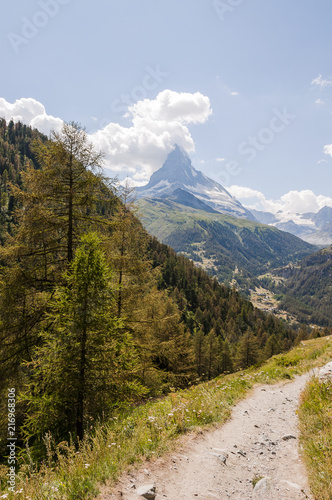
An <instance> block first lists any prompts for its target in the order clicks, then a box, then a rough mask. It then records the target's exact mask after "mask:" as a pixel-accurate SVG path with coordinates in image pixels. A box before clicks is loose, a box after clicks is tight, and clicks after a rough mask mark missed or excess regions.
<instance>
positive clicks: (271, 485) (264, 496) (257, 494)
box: [252, 477, 308, 500]
mask: <svg viewBox="0 0 332 500" xmlns="http://www.w3.org/2000/svg"><path fill="white" fill-rule="evenodd" d="M252 498H253V500H277V499H279V498H284V499H287V500H297V499H299V500H300V499H301V500H302V499H303V500H304V499H306V498H308V497H307V495H306V493H305V492H304V491H303V490H302V489H301V486H299V485H298V484H295V483H292V482H291V481H284V480H277V479H274V478H271V477H263V479H261V480H260V481H258V483H257V484H256V486H255V488H254V491H253V495H252Z"/></svg>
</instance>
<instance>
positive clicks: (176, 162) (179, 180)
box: [136, 144, 256, 220]
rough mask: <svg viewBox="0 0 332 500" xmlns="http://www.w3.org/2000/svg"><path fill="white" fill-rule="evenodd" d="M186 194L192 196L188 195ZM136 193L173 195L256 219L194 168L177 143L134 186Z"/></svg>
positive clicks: (187, 202)
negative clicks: (143, 180) (145, 178)
mask: <svg viewBox="0 0 332 500" xmlns="http://www.w3.org/2000/svg"><path fill="white" fill-rule="evenodd" d="M186 193H187V195H186ZM189 193H190V194H191V195H192V196H188V194H189ZM136 195H137V198H162V199H165V198H166V199H174V198H176V199H177V201H179V202H180V203H181V204H184V205H188V206H194V207H195V208H201V209H203V210H204V206H205V207H206V208H205V210H206V209H207V208H208V211H209V212H214V211H216V212H218V213H223V214H228V215H233V216H234V217H239V218H244V219H249V220H256V219H255V217H254V216H253V215H252V213H251V212H250V211H249V210H247V209H246V208H244V207H243V206H242V205H241V203H240V202H239V201H238V200H236V199H235V198H234V197H233V196H232V195H231V194H230V193H229V192H228V191H226V189H225V188H223V186H222V185H221V184H219V183H218V182H216V181H214V180H212V179H210V178H209V177H207V176H206V175H204V174H203V172H200V171H199V170H196V169H195V168H194V167H193V165H192V163H191V159H190V157H189V156H188V154H187V152H186V151H185V150H184V149H183V148H181V147H180V146H178V145H177V144H176V145H175V146H174V150H173V151H171V153H170V154H169V155H168V156H167V158H166V161H165V163H164V164H163V166H162V167H161V168H160V169H159V170H157V172H154V174H152V176H151V178H150V181H149V183H148V184H147V185H146V186H142V187H138V188H136ZM193 203H194V205H193Z"/></svg>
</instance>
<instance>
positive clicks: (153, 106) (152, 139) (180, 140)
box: [91, 90, 212, 183]
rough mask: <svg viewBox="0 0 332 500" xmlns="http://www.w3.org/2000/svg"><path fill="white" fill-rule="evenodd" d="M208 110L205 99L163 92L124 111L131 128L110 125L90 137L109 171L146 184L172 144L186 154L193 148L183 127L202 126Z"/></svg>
mask: <svg viewBox="0 0 332 500" xmlns="http://www.w3.org/2000/svg"><path fill="white" fill-rule="evenodd" d="M211 113H212V109H211V105H210V100H209V98H208V97H206V96H204V95H203V94H200V93H199V92H196V93H195V94H189V93H184V92H173V91H171V90H164V91H163V92H161V93H159V94H158V95H157V97H156V99H154V100H150V99H144V100H142V101H138V102H137V103H136V104H134V105H133V106H130V107H129V108H128V113H127V115H126V116H127V117H130V118H131V120H132V126H130V127H123V126H121V125H119V124H117V123H110V124H109V125H107V126H106V127H104V128H103V129H102V130H99V131H97V132H95V133H94V134H93V135H92V136H91V138H92V140H93V143H94V144H95V145H96V147H98V148H99V149H102V150H103V151H104V152H105V156H106V165H107V167H108V168H109V169H110V170H111V171H113V172H118V173H120V172H127V173H128V174H129V176H130V177H132V178H133V180H134V181H138V182H140V183H141V182H143V181H144V180H145V181H148V179H149V178H150V176H151V174H152V173H153V172H154V171H155V170H157V169H158V168H160V167H161V165H162V163H163V162H164V160H165V158H166V156H167V154H168V153H169V152H170V151H171V150H172V148H173V145H174V144H175V143H177V144H179V146H182V147H183V148H184V149H186V150H187V151H189V152H190V151H194V150H195V145H194V141H193V139H192V136H191V134H190V132H189V129H188V127H187V125H189V124H194V123H204V122H205V121H206V120H207V119H208V117H209V116H210V115H211Z"/></svg>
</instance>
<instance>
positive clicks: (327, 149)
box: [324, 144, 332, 157]
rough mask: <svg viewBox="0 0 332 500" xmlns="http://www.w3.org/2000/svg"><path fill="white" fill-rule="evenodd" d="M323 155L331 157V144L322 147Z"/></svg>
mask: <svg viewBox="0 0 332 500" xmlns="http://www.w3.org/2000/svg"><path fill="white" fill-rule="evenodd" d="M324 153H325V154H326V155H328V156H331V157H332V144H327V146H324Z"/></svg>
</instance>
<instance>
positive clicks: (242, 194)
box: [227, 185, 332, 220]
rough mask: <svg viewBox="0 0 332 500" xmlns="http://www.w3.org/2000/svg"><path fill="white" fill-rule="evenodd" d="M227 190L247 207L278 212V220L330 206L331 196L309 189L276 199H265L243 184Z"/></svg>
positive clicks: (291, 192)
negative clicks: (318, 193) (317, 193)
mask: <svg viewBox="0 0 332 500" xmlns="http://www.w3.org/2000/svg"><path fill="white" fill-rule="evenodd" d="M227 190H228V191H229V192H230V193H231V194H232V195H233V196H235V197H236V198H238V199H239V200H240V201H242V202H243V203H244V205H246V206H247V207H248V208H254V209H256V210H263V211H266V212H272V213H274V214H277V213H279V214H278V218H279V219H280V220H283V219H284V220H289V218H290V215H294V214H303V213H306V212H314V213H315V212H318V211H319V210H320V209H321V208H323V207H325V206H327V207H332V198H330V197H328V196H324V195H316V194H315V193H314V192H313V191H311V190H310V189H307V190H303V191H289V192H288V193H286V194H284V195H282V196H281V197H280V198H279V199H277V200H271V199H267V198H266V197H265V195H264V194H263V193H261V192H260V191H257V190H255V189H251V188H248V187H243V186H235V185H234V186H230V187H228V188H227Z"/></svg>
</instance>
